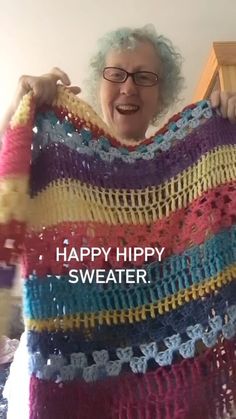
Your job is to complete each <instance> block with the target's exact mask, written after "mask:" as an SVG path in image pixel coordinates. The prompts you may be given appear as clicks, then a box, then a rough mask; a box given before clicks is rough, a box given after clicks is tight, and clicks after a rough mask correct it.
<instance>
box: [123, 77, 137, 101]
mask: <svg viewBox="0 0 236 419" xmlns="http://www.w3.org/2000/svg"><path fill="white" fill-rule="evenodd" d="M137 87H138V86H137V85H136V84H135V83H134V81H133V79H132V77H130V76H129V77H128V78H127V80H126V81H124V82H123V83H121V87H120V92H121V93H123V94H126V95H128V96H129V95H133V94H136V93H137Z"/></svg>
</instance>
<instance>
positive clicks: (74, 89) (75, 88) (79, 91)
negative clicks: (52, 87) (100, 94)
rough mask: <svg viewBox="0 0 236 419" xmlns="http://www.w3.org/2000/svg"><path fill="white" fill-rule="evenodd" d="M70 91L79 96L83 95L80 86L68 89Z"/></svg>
mask: <svg viewBox="0 0 236 419" xmlns="http://www.w3.org/2000/svg"><path fill="white" fill-rule="evenodd" d="M68 90H70V91H71V92H72V93H74V95H78V94H79V93H81V88H80V87H79V86H70V87H68Z"/></svg>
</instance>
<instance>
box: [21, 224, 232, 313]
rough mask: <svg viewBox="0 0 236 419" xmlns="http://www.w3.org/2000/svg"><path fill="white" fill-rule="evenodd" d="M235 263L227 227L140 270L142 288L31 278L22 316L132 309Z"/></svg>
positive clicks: (26, 287) (60, 277) (166, 295)
mask: <svg viewBox="0 0 236 419" xmlns="http://www.w3.org/2000/svg"><path fill="white" fill-rule="evenodd" d="M235 262H236V226H233V227H232V228H231V229H228V230H225V231H222V232H221V233H219V234H217V235H215V236H214V237H212V238H211V239H209V240H208V241H206V242H205V243H204V244H203V245H200V246H194V247H192V248H190V249H188V250H187V251H185V252H183V253H182V254H181V255H174V256H171V257H169V258H167V259H165V260H164V261H163V262H161V263H159V262H153V263H151V264H149V265H146V266H144V267H143V269H144V268H145V269H146V271H147V277H146V279H147V280H150V281H151V283H147V284H144V283H142V282H141V283H140V284H132V285H130V284H129V285H127V284H113V283H112V284H111V283H110V282H109V283H108V284H107V285H105V284H96V283H93V284H83V283H80V282H78V283H76V284H72V283H70V282H69V279H70V277H69V276H59V277H55V276H45V277H41V278H38V277H37V276H34V275H31V276H30V277H29V278H28V279H27V280H26V281H25V284H24V301H25V303H24V311H25V316H26V317H27V318H31V319H43V318H49V317H51V318H55V317H57V316H64V315H70V314H76V313H82V312H83V313H87V312H97V311H100V310H115V309H116V310H121V309H128V308H134V307H137V306H140V305H143V304H149V303H153V302H155V301H157V300H159V299H162V298H165V297H168V296H170V295H172V294H174V293H177V292H179V291H181V290H184V289H186V288H189V287H191V286H192V285H193V284H199V283H201V282H202V281H203V280H206V279H207V278H209V277H212V276H216V275H218V274H219V273H220V272H222V270H224V269H225V268H226V267H227V266H229V265H231V264H233V263H235Z"/></svg>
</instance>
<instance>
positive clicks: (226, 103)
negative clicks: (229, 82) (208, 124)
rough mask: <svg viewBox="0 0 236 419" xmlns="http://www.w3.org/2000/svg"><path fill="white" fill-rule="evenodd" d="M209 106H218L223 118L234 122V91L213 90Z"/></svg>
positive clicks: (235, 102) (235, 99)
mask: <svg viewBox="0 0 236 419" xmlns="http://www.w3.org/2000/svg"><path fill="white" fill-rule="evenodd" d="M210 101H211V106H212V107H213V108H218V109H219V111H220V113H221V116H222V117H223V118H228V119H229V120H230V122H231V123H232V124H235V123H236V92H232V93H230V92H220V91H219V90H215V91H214V92H212V94H211V96H210Z"/></svg>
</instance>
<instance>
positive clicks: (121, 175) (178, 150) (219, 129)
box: [31, 116, 236, 195]
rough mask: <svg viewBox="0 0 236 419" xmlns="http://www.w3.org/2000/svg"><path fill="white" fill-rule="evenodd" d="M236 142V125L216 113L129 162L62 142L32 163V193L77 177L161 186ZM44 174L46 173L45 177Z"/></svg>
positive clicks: (117, 184)
mask: <svg viewBox="0 0 236 419" xmlns="http://www.w3.org/2000/svg"><path fill="white" fill-rule="evenodd" d="M227 144H236V126H234V125H233V124H230V123H229V121H227V120H224V119H223V118H221V117H218V116H214V117H212V118H211V119H210V120H208V121H206V122H205V123H204V124H203V125H200V126H199V127H197V128H195V129H194V130H193V131H192V132H191V133H190V134H188V135H187V136H186V138H185V139H184V140H179V141H178V142H177V143H175V145H174V146H172V148H171V149H170V150H168V151H165V152H161V153H158V154H157V155H156V157H155V158H154V159H151V160H143V159H140V160H137V161H135V162H134V163H126V162H124V161H122V160H120V159H119V160H118V159H116V160H114V161H113V162H112V163H109V162H106V161H104V160H101V159H100V158H99V157H98V155H95V156H92V157H91V156H87V155H82V154H79V153H78V152H76V151H75V150H72V149H70V148H69V147H67V146H66V145H63V144H57V145H56V146H55V144H51V145H50V146H47V148H46V149H45V150H43V151H42V153H41V154H40V155H39V157H38V158H37V159H36V160H35V162H33V163H32V172H31V193H32V195H35V194H36V193H37V192H39V191H40V190H42V189H43V188H45V187H46V186H47V184H48V183H49V182H51V181H53V180H57V179H60V178H61V179H62V178H65V179H67V178H72V179H78V180H80V181H81V182H85V183H89V184H91V185H95V186H101V187H105V188H125V189H129V188H131V189H133V188H135V189H137V188H140V189H141V188H145V187H147V186H152V185H159V184H161V183H163V182H164V181H166V180H168V179H170V178H171V177H173V176H176V175H177V174H178V173H180V172H181V171H183V170H184V169H186V168H188V167H190V166H192V165H193V164H194V163H195V162H196V161H197V160H198V159H199V158H200V157H201V156H202V155H203V154H205V153H206V152H208V151H209V150H212V149H213V148H214V147H216V146H218V145H227ZM42 174H43V176H42Z"/></svg>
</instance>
